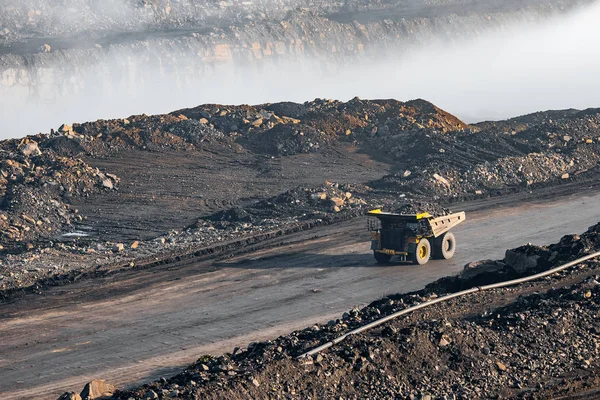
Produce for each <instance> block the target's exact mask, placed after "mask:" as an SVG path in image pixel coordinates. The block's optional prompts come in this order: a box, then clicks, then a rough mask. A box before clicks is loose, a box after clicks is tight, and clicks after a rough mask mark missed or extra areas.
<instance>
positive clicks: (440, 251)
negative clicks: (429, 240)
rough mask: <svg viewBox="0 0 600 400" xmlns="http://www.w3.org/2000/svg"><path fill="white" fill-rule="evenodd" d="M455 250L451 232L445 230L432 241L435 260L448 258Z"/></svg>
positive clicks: (454, 239) (454, 240)
mask: <svg viewBox="0 0 600 400" xmlns="http://www.w3.org/2000/svg"><path fill="white" fill-rule="evenodd" d="M455 251H456V238H455V237H454V234H453V233H452V232H446V233H444V234H443V235H442V236H440V237H438V238H436V239H435V241H434V242H433V254H432V255H433V258H435V259H436V260H449V259H451V258H452V257H453V256H454V252H455Z"/></svg>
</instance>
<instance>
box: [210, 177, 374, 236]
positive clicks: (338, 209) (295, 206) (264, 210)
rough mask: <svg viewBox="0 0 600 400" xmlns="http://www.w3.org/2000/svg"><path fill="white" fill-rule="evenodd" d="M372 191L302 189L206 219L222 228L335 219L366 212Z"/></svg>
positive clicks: (334, 186) (333, 186)
mask: <svg viewBox="0 0 600 400" xmlns="http://www.w3.org/2000/svg"><path fill="white" fill-rule="evenodd" d="M370 191H371V188H369V187H368V186H364V185H358V184H356V185H353V184H339V183H334V182H326V183H325V184H324V185H323V186H320V187H311V188H305V187H298V188H296V189H292V190H288V191H287V192H284V193H282V194H280V195H277V196H275V197H272V198H270V199H266V200H261V201H259V202H257V203H255V204H253V205H250V206H248V207H245V208H239V207H235V208H231V209H229V210H224V211H220V212H218V213H216V214H213V215H212V216H210V217H208V218H206V219H202V220H201V222H200V224H201V225H203V224H205V221H207V220H208V221H212V222H213V223H216V225H217V226H219V227H221V228H227V227H230V226H232V225H233V226H242V227H243V228H245V229H250V228H251V227H253V226H268V225H272V226H275V225H277V224H280V223H281V222H289V221H294V222H295V221H303V220H310V219H323V218H332V217H333V216H334V215H335V214H337V213H348V212H350V213H352V212H354V213H355V214H356V215H359V214H360V213H362V212H364V210H365V207H366V206H367V202H366V201H365V200H364V199H363V197H361V196H365V195H368V193H369V192H370Z"/></svg>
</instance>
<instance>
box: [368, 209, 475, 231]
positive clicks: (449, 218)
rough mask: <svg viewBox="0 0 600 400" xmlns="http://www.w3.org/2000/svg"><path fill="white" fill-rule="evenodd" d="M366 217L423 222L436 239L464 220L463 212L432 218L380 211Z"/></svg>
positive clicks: (428, 215) (429, 216) (387, 220)
mask: <svg viewBox="0 0 600 400" xmlns="http://www.w3.org/2000/svg"><path fill="white" fill-rule="evenodd" d="M367 215H369V216H372V217H376V218H378V219H379V220H380V221H382V222H383V221H386V222H406V223H418V222H421V221H423V220H425V221H427V223H428V224H429V227H430V228H431V232H432V233H433V237H436V238H437V237H439V236H441V235H443V234H444V233H446V232H448V231H449V230H450V229H452V228H454V227H455V226H456V225H458V224H460V223H461V222H463V221H465V219H466V215H465V212H464V211H461V212H458V213H452V214H448V215H443V216H440V217H434V216H432V215H431V214H429V213H427V212H426V213H420V214H394V213H387V212H383V211H381V210H373V211H369V212H368V213H367Z"/></svg>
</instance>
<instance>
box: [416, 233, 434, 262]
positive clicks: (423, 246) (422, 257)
mask: <svg viewBox="0 0 600 400" xmlns="http://www.w3.org/2000/svg"><path fill="white" fill-rule="evenodd" d="M411 257H412V263H413V264H415V265H423V264H426V263H427V261H429V257H431V244H430V243H429V240H427V239H425V238H423V239H421V240H420V241H419V243H417V248H416V249H415V252H414V254H411Z"/></svg>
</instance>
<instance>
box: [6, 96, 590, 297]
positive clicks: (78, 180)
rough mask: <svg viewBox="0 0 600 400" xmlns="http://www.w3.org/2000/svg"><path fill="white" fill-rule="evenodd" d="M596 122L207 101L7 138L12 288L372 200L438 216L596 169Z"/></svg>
mask: <svg viewBox="0 0 600 400" xmlns="http://www.w3.org/2000/svg"><path fill="white" fill-rule="evenodd" d="M599 124H600V111H599V110H596V109H590V110H585V111H577V110H567V111H555V112H547V113H538V114H535V115H532V116H524V117H519V118H516V119H513V120H507V121H501V122H494V123H491V122H488V123H481V124H475V125H468V124H465V123H464V122H462V121H460V120H459V119H458V118H456V117H454V116H453V115H451V114H449V113H448V112H446V111H444V110H441V109H439V108H437V107H436V106H434V105H433V104H431V103H428V102H426V101H424V100H414V101H409V102H399V101H396V100H361V99H358V98H355V99H353V100H350V101H348V102H339V101H335V100H320V99H317V100H314V101H311V102H306V103H304V104H296V103H277V104H263V105H257V106H223V105H203V106H199V107H196V108H192V109H184V110H179V111H176V112H173V113H171V114H166V115H156V116H146V115H138V116H131V117H128V118H124V119H118V120H100V121H96V122H89V123H84V124H74V125H73V126H69V125H63V126H61V127H59V128H58V129H57V130H56V131H52V132H50V133H49V134H39V135H36V136H29V137H27V138H24V139H18V140H17V139H13V140H7V141H3V142H1V143H0V155H1V157H2V159H1V161H0V162H1V164H0V165H1V167H0V227H1V228H2V233H1V234H0V246H1V247H0V288H1V289H2V290H3V291H6V290H13V289H18V288H27V287H29V288H30V289H35V288H36V284H40V283H57V282H61V281H62V280H63V278H64V279H66V281H69V280H71V279H73V278H74V277H77V276H80V274H81V273H82V272H89V271H92V270H95V269H98V268H108V266H110V267H111V268H113V267H115V266H118V267H119V268H131V267H134V266H135V265H136V263H137V262H136V259H140V258H148V257H156V256H157V255H160V254H164V253H169V254H173V253H177V252H180V253H185V252H193V251H198V250H199V249H203V248H204V249H206V248H209V247H211V246H213V245H215V244H218V243H221V242H230V241H235V240H239V239H244V238H248V237H256V236H260V235H264V234H265V233H267V232H273V231H279V230H282V229H283V230H286V229H302V227H306V226H314V225H315V224H322V223H332V222H335V221H336V220H343V219H347V218H350V217H352V216H354V215H359V214H361V213H364V212H365V211H366V210H367V209H369V208H379V207H384V208H385V209H387V210H392V211H401V212H412V211H421V210H423V211H431V212H433V213H434V214H439V213H443V212H445V209H443V208H440V206H439V205H438V204H445V205H451V204H453V203H456V202H458V201H463V200H471V199H477V198H485V197H489V196H499V195H503V194H507V193H513V192H519V191H531V190H534V189H536V188H540V187H548V186H550V187H552V186H556V185H561V184H563V183H566V182H572V181H575V182H577V181H579V180H581V181H585V180H586V179H588V180H589V179H594V177H596V176H597V173H598V169H597V166H598V162H599V161H600V156H598V154H600V153H599V152H598V146H599V145H600V142H599V139H600V130H599V129H598V126H599ZM326 179H331V180H330V181H326ZM457 207H459V206H457Z"/></svg>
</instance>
